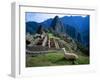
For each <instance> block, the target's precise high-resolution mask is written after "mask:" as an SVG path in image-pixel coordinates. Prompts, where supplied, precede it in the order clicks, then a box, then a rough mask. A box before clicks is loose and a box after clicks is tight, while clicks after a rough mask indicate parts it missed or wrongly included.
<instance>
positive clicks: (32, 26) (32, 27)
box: [26, 22, 39, 34]
mask: <svg viewBox="0 0 100 80" xmlns="http://www.w3.org/2000/svg"><path fill="white" fill-rule="evenodd" d="M38 27H39V23H37V22H26V32H29V33H31V34H34V33H36V31H37V29H38Z"/></svg>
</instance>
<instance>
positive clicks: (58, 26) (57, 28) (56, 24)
mask: <svg viewBox="0 0 100 80" xmlns="http://www.w3.org/2000/svg"><path fill="white" fill-rule="evenodd" d="M51 28H52V30H53V31H54V32H55V33H57V34H61V33H63V32H64V26H63V23H62V21H61V20H60V18H59V17H58V16H55V17H54V19H53V20H52V22H51Z"/></svg>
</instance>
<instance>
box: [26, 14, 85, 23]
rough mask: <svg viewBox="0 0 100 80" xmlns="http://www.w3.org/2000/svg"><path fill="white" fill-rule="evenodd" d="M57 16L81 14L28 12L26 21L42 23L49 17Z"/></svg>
mask: <svg viewBox="0 0 100 80" xmlns="http://www.w3.org/2000/svg"><path fill="white" fill-rule="evenodd" d="M55 16H59V17H60V18H61V17H64V16H80V15H63V14H59V15H58V14H49V13H35V12H26V13H25V18H26V20H25V21H26V22H29V21H35V22H38V23H41V22H43V21H45V20H47V19H49V18H54V17H55ZM82 17H85V15H82Z"/></svg>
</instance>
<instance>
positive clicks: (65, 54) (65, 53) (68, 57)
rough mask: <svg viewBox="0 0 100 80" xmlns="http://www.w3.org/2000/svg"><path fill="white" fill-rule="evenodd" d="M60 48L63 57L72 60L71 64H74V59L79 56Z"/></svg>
mask: <svg viewBox="0 0 100 80" xmlns="http://www.w3.org/2000/svg"><path fill="white" fill-rule="evenodd" d="M62 50H63V51H64V57H65V59H67V60H70V61H72V64H75V60H77V59H78V58H79V57H78V55H76V54H74V53H67V52H66V50H65V48H62Z"/></svg>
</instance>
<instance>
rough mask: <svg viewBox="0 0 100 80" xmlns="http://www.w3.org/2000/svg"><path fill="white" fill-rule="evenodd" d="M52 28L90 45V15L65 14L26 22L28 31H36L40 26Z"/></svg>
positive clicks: (58, 32)
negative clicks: (39, 20)
mask: <svg viewBox="0 0 100 80" xmlns="http://www.w3.org/2000/svg"><path fill="white" fill-rule="evenodd" d="M40 25H41V26H42V27H43V28H44V29H46V30H49V29H52V30H53V32H55V33H57V34H62V33H64V34H68V35H69V36H71V37H72V38H73V39H74V40H76V41H78V42H80V43H81V44H83V45H84V46H89V16H86V17H82V16H64V17H61V18H59V16H55V17H54V18H53V19H52V18H50V19H47V20H45V21H43V22H41V23H37V22H26V32H30V33H34V34H35V33H36V32H37V30H38V28H39V26H40Z"/></svg>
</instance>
